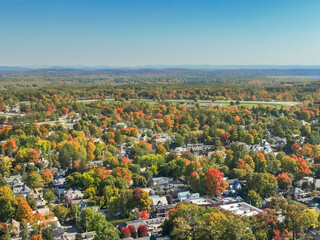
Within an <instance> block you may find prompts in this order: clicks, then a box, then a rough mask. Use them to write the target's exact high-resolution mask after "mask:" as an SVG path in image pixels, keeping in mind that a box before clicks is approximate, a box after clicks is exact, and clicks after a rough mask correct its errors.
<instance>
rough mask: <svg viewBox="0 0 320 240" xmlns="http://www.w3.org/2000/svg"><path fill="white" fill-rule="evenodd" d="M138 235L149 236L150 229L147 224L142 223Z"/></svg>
mask: <svg viewBox="0 0 320 240" xmlns="http://www.w3.org/2000/svg"><path fill="white" fill-rule="evenodd" d="M138 236H139V237H146V236H148V229H147V227H146V226H145V225H140V226H139V227H138Z"/></svg>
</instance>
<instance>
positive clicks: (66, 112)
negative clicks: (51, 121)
mask: <svg viewBox="0 0 320 240" xmlns="http://www.w3.org/2000/svg"><path fill="white" fill-rule="evenodd" d="M61 111H62V112H63V114H64V115H67V114H68V112H69V109H68V108H66V107H61Z"/></svg>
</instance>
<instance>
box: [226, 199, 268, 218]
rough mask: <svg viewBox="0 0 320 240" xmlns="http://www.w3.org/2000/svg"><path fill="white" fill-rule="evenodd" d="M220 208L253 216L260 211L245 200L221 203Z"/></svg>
mask: <svg viewBox="0 0 320 240" xmlns="http://www.w3.org/2000/svg"><path fill="white" fill-rule="evenodd" d="M220 208H221V209H223V210H226V211H230V212H232V213H233V214H236V215H240V216H254V215H257V214H258V213H260V212H262V210H261V209H259V208H256V207H254V206H252V205H250V204H248V203H246V202H240V203H232V204H226V205H221V206H220Z"/></svg>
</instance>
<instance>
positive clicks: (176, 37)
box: [0, 0, 320, 66]
mask: <svg viewBox="0 0 320 240" xmlns="http://www.w3.org/2000/svg"><path fill="white" fill-rule="evenodd" d="M319 13H320V1H319V0H280V1H279V0H0V65H7V66H8V65H109V66H136V65H156V64H165V65H180V64H212V65H231V64H235V65H247V64H250V65H259V64H274V65H276V64H278V65H290V64H299V65H320V17H319Z"/></svg>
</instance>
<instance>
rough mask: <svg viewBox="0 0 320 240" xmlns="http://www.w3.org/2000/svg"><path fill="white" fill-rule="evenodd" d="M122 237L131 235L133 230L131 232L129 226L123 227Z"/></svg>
mask: <svg viewBox="0 0 320 240" xmlns="http://www.w3.org/2000/svg"><path fill="white" fill-rule="evenodd" d="M121 237H123V238H128V237H131V232H130V230H129V228H127V227H123V228H121Z"/></svg>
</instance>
